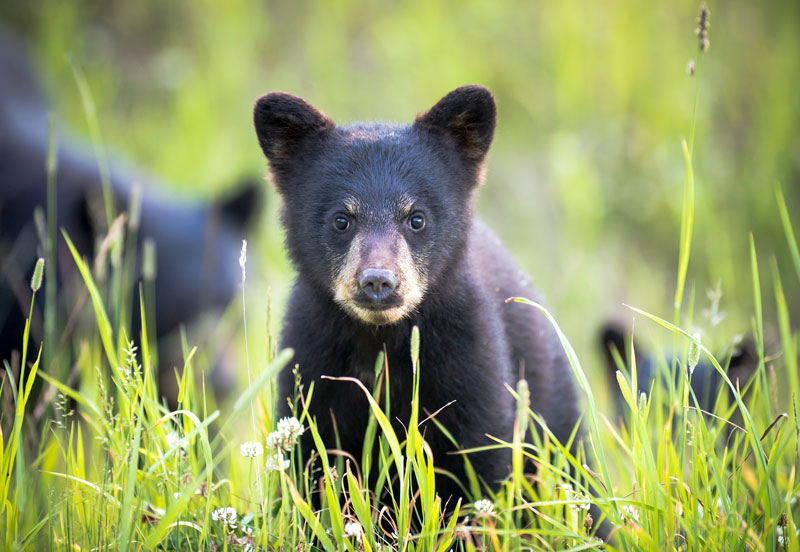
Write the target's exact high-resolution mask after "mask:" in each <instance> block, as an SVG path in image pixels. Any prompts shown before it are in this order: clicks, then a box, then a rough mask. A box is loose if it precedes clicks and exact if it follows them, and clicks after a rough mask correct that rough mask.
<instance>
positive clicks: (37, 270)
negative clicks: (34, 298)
mask: <svg viewBox="0 0 800 552" xmlns="http://www.w3.org/2000/svg"><path fill="white" fill-rule="evenodd" d="M43 273H44V259H42V258H41V257H39V260H37V261H36V266H35V267H34V268H33V276H31V289H32V290H33V292H34V293H36V292H37V291H39V288H40V287H42V274H43Z"/></svg>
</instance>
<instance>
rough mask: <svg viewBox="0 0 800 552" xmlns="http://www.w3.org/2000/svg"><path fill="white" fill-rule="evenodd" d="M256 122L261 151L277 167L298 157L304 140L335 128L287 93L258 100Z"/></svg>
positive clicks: (308, 106) (274, 93) (310, 107)
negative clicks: (298, 151)
mask: <svg viewBox="0 0 800 552" xmlns="http://www.w3.org/2000/svg"><path fill="white" fill-rule="evenodd" d="M253 122H254V123H255V127H256V135H258V143H259V144H260V145H261V150H262V151H263V152H264V155H265V156H266V157H267V159H269V162H270V164H271V165H272V166H273V168H279V166H280V164H281V163H282V162H284V161H286V160H288V159H289V158H290V157H291V156H292V155H294V154H295V153H296V152H297V148H298V146H299V145H300V143H301V142H302V141H303V140H304V139H306V138H308V137H310V136H313V135H315V134H319V133H322V132H325V131H328V130H330V129H332V128H334V126H335V125H334V124H333V121H331V120H330V119H329V118H328V117H327V116H326V115H325V114H324V113H322V112H320V111H318V110H316V109H314V107H312V106H311V105H309V104H308V103H307V102H306V101H305V100H303V99H302V98H298V97H297V96H293V95H291V94H286V93H285V92H270V93H269V94H266V95H264V96H261V97H260V98H259V99H258V100H256V104H255V107H254V108H253Z"/></svg>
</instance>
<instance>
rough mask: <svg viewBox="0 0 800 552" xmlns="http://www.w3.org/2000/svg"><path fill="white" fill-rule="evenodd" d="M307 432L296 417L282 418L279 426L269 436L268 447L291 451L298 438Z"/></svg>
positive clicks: (274, 449) (275, 449)
mask: <svg viewBox="0 0 800 552" xmlns="http://www.w3.org/2000/svg"><path fill="white" fill-rule="evenodd" d="M303 432H305V428H304V427H303V426H301V425H300V422H299V421H298V420H297V418H295V417H291V418H281V419H280V420H279V421H278V428H277V429H276V430H275V431H273V432H272V433H270V434H269V435H268V436H267V448H268V449H270V450H273V451H278V452H280V451H284V452H289V451H290V450H292V447H293V446H294V445H295V444H297V439H298V438H299V437H300V436H301V435H302V434H303Z"/></svg>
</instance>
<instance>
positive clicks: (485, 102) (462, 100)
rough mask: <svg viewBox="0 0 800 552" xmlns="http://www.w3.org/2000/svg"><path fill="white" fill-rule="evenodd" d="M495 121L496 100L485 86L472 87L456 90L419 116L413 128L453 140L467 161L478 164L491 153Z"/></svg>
mask: <svg viewBox="0 0 800 552" xmlns="http://www.w3.org/2000/svg"><path fill="white" fill-rule="evenodd" d="M496 120H497V107H496V106H495V103H494V96H492V93H491V92H489V91H488V90H487V89H486V88H484V87H483V86H478V85H474V84H472V85H468V86H462V87H461V88H456V89H455V90H453V91H452V92H450V93H449V94H447V95H446V96H445V97H444V98H442V99H441V100H439V103H437V104H436V105H434V106H433V107H432V108H430V109H429V110H428V111H426V112H424V113H420V114H419V115H417V118H416V120H415V121H414V127H416V128H422V129H426V130H429V131H433V132H435V133H443V134H445V135H447V136H450V138H451V139H453V141H454V144H455V147H456V149H457V150H458V152H459V153H460V154H461V156H462V157H463V158H464V160H465V161H467V162H469V163H471V164H478V163H480V162H481V161H483V158H484V157H486V152H488V151H489V146H490V145H491V143H492V138H493V137H494V126H495V122H496Z"/></svg>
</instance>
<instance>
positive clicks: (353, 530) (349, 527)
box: [344, 521, 362, 542]
mask: <svg viewBox="0 0 800 552" xmlns="http://www.w3.org/2000/svg"><path fill="white" fill-rule="evenodd" d="M361 532H362V529H361V524H360V523H358V522H357V521H348V522H347V523H345V524H344V536H345V537H347V538H353V537H355V539H356V540H357V541H358V542H361Z"/></svg>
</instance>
